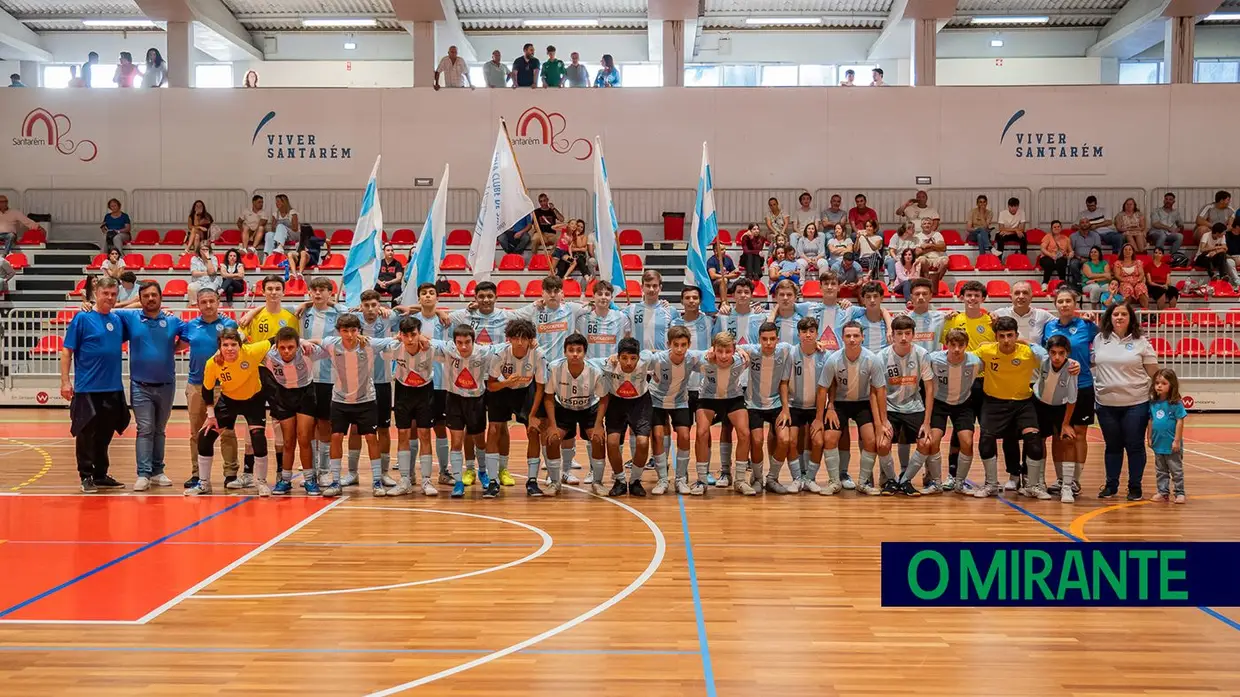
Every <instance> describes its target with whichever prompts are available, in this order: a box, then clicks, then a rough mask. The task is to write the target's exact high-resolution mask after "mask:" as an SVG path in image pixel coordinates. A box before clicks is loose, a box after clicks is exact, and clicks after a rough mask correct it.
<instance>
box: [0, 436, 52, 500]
mask: <svg viewBox="0 0 1240 697" xmlns="http://www.w3.org/2000/svg"><path fill="white" fill-rule="evenodd" d="M0 440H2V441H4V442H6V443H14V444H16V445H19V446H22V447H20V448H18V449H17V450H15V451H12V452H13V453H18V452H22V451H24V450H27V449H29V450H33V451H35V452H36V453H38V454H39V455H41V456H42V457H43V467H42V468H41V469H40V470H39V471H38V473H37V474H35V475H34V476H33V477H31V478H29V479H27V480H26V481H24V482H22V483H21V484H18V485H17V486H14V487H9V491H20V490H21V489H22V487H26V486H30V485H31V484H34V483H35V482H37V481H39V480H40V479H42V478H43V475H45V474H47V473H48V472H49V471H50V470H51V469H52V455H51V453H49V452H47V451H46V450H44V449H43V448H40V447H38V446H36V445H31V444H30V443H26V442H23V441H20V440H16V439H14V438H0ZM60 442H64V441H63V440H62V441H60ZM8 454H12V453H9V452H6V453H0V455H8Z"/></svg>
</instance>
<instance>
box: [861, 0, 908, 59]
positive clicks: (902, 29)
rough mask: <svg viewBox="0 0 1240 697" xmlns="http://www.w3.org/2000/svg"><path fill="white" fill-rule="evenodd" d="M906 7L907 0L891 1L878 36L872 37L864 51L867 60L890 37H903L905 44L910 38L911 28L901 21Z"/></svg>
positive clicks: (878, 51)
mask: <svg viewBox="0 0 1240 697" xmlns="http://www.w3.org/2000/svg"><path fill="white" fill-rule="evenodd" d="M907 8H908V0H895V2H893V3H891V11H890V12H888V13H887V20H886V21H885V22H883V30H882V31H881V32H879V34H878V38H876V39H874V43H872V44H870V48H869V49H868V50H867V51H866V52H865V59H866V60H867V61H873V60H874V59H875V57H877V56H878V55H879V53H880V52H881V51H882V50H883V47H884V46H886V45H887V44H888V43H889V42H890V41H891V40H892V39H896V38H903V39H904V42H903V43H905V44H907V43H908V42H909V41H911V40H912V33H911V32H912V29H911V28H910V27H909V25H908V24H906V23H904V21H903V20H904V10H905V9H907Z"/></svg>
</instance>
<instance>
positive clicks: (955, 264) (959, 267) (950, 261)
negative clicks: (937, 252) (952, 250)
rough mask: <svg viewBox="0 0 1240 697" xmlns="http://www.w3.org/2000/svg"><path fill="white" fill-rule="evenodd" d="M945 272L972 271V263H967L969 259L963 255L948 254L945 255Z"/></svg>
mask: <svg viewBox="0 0 1240 697" xmlns="http://www.w3.org/2000/svg"><path fill="white" fill-rule="evenodd" d="M947 270H948V271H972V270H973V262H972V261H969V257H967V256H965V255H963V254H948V255H947Z"/></svg>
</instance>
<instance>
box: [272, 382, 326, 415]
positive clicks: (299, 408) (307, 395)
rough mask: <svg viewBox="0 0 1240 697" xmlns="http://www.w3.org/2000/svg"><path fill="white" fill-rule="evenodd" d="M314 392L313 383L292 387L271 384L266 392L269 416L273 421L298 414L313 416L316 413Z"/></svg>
mask: <svg viewBox="0 0 1240 697" xmlns="http://www.w3.org/2000/svg"><path fill="white" fill-rule="evenodd" d="M314 392H315V390H314V384H313V383H311V384H309V385H306V386H305V387H294V388H288V387H284V386H282V385H275V386H273V387H272V388H271V390H270V391H269V392H268V393H267V403H268V404H269V405H271V418H272V419H273V420H275V421H284V420H285V419H291V418H293V417H295V416H297V415H298V414H305V415H306V416H309V417H311V418H314V417H315V414H316V413H318V406H317V402H316V400H315V394H314Z"/></svg>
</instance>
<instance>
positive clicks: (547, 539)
mask: <svg viewBox="0 0 1240 697" xmlns="http://www.w3.org/2000/svg"><path fill="white" fill-rule="evenodd" d="M340 510H342V511H348V510H366V511H414V512H416V513H435V514H438V515H456V516H463V517H466V518H481V519H482V520H490V521H494V522H497V523H508V524H509V525H516V526H517V527H521V528H525V529H526V530H529V531H530V532H532V533H534V534H536V535H538V536H539V537H540V538H542V546H540V547H539V548H538V549H536V550H534V551H533V552H531V553H529V554H527V555H525V556H524V557H521V558H520V559H517V560H515V561H510V562H507V563H504V564H499V565H497V566H489V567H487V568H485V569H478V570H476V571H469V572H466V573H463V574H455V575H453V576H442V577H439V578H428V579H422V580H420V581H408V582H406V583H390V584H387V585H383V586H364V587H361V588H339V589H335V590H324V591H299V592H295V593H251V594H246V595H198V596H194V598H193V599H194V600H254V599H260V598H304V597H308V596H318V595H344V594H346V593H368V592H370V591H387V590H394V589H396V588H413V587H415V586H429V585H431V584H434V583H444V582H445V581H458V580H460V579H463V578H470V577H472V576H482V575H483V574H489V573H494V572H496V571H503V570H504V569H511V568H512V567H514V566H520V565H522V564H524V563H526V562H527V561H533V560H534V559H537V558H538V557H541V556H542V555H544V554H546V553H547V552H549V551H550V550H551V546H552V539H551V536H550V535H548V534H547V531H545V530H543V529H542V528H537V527H534V526H533V525H528V524H526V523H522V522H521V521H518V520H509V519H508V518H498V517H495V516H489V515H481V514H478V513H465V512H463V511H441V510H437V509H433V508H397V507H394V506H347V507H345V508H342V509H340ZM276 541H278V538H277V540H273V542H276ZM259 551H262V549H261V548H260V549H258V550H256V552H259ZM251 556H252V555H251ZM242 561H244V559H243V560H242ZM225 571H227V569H225ZM211 580H212V579H207V581H211ZM205 583H206V582H204V583H203V584H201V585H205ZM201 585H200V586H199V587H201ZM193 590H197V589H193Z"/></svg>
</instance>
